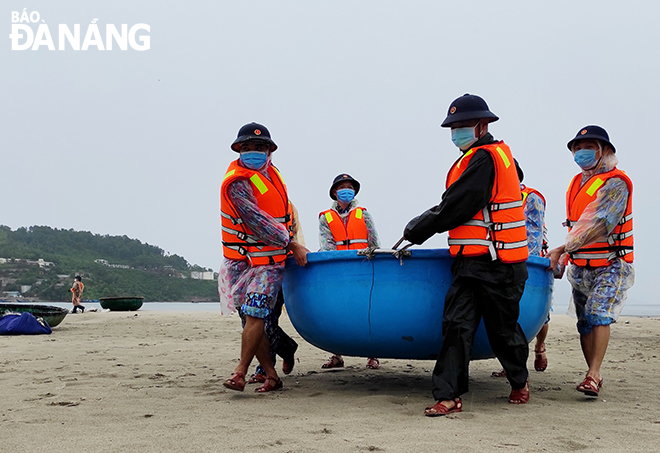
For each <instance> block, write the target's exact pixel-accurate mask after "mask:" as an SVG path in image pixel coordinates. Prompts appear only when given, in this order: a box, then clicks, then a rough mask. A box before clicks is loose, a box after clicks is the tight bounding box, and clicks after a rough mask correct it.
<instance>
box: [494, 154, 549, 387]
mask: <svg viewBox="0 0 660 453" xmlns="http://www.w3.org/2000/svg"><path fill="white" fill-rule="evenodd" d="M515 162H516V171H517V172H518V179H519V180H520V190H521V192H522V195H523V209H524V210H525V228H526V229H527V250H529V254H530V256H545V255H546V254H547V252H548V237H547V229H546V228H545V197H544V196H543V194H541V192H539V191H538V190H536V189H533V188H531V187H529V186H526V185H525V184H523V179H525V174H524V173H523V171H522V168H520V165H519V164H518V161H517V160H516V161H515ZM549 325H550V312H548V315H547V316H546V320H545V324H543V327H541V330H540V331H539V333H538V334H537V335H536V344H535V345H534V369H535V370H536V371H545V370H546V368H548V358H547V356H546V351H545V339H546V338H547V336H548V329H549ZM491 376H493V377H506V371H504V369H501V370H499V371H493V373H492V375H491Z"/></svg>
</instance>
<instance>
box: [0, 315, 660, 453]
mask: <svg viewBox="0 0 660 453" xmlns="http://www.w3.org/2000/svg"><path fill="white" fill-rule="evenodd" d="M282 325H283V327H284V329H285V330H286V331H287V332H289V333H290V334H294V335H292V336H293V337H294V338H295V339H296V341H298V343H299V344H300V347H299V349H298V354H297V358H298V361H297V363H296V367H295V369H294V371H293V373H292V374H290V375H289V376H284V377H283V379H284V389H283V390H282V391H278V392H273V393H270V394H256V393H254V392H253V389H254V387H255V386H254V385H251V386H248V387H246V391H245V392H244V393H239V392H235V391H231V390H227V389H225V388H224V387H223V386H222V382H223V380H224V379H226V378H227V377H228V376H229V374H230V373H231V371H232V370H233V368H234V366H235V364H236V363H237V359H238V354H239V347H240V321H239V319H238V318H237V317H231V318H222V317H221V316H220V315H219V313H217V312H212V313H211V312H209V313H206V312H134V313H110V312H105V313H85V314H83V315H69V316H67V318H66V319H65V320H64V322H63V323H62V324H61V325H60V326H58V327H56V328H54V329H53V334H52V335H39V336H20V337H7V336H0V389H1V390H0V392H1V394H2V397H1V398H0V451H8V452H9V451H11V452H23V451H25V452H28V451H48V452H53V453H55V452H70V451H73V450H74V449H75V450H77V451H85V452H116V451H134V452H159V453H162V452H170V451H190V452H216V451H221V452H224V451H260V452H264V451H269V452H325V451H342V452H343V451H346V452H362V451H390V452H401V451H404V452H408V451H410V452H416V451H431V450H435V449H437V450H440V451H450V450H454V451H462V452H481V451H498V452H501V451H513V452H518V451H612V452H615V451H624V450H625V451H631V452H632V451H635V452H637V451H657V450H658V449H659V448H660V447H658V445H657V442H658V440H657V439H659V438H660V391H659V390H658V389H659V388H660V377H659V373H658V370H659V368H660V367H659V366H658V365H659V360H658V355H659V354H660V353H659V352H658V347H659V346H660V320H659V319H656V318H625V317H624V318H621V319H620V321H619V323H618V324H616V325H615V326H613V328H612V338H611V341H610V347H609V349H608V353H607V356H606V357H605V364H604V370H603V373H604V379H605V380H604V388H603V390H602V391H601V395H600V397H598V398H587V397H584V396H583V395H582V394H580V393H578V392H576V391H575V386H576V385H577V383H579V382H580V381H581V380H582V378H583V376H584V372H585V370H586V366H585V365H584V360H583V358H582V353H581V351H580V348H579V344H578V336H577V333H576V331H575V328H574V320H573V319H571V318H569V317H567V316H561V315H555V316H554V317H553V320H552V322H551V327H550V335H549V338H548V342H547V348H548V360H549V367H548V369H547V370H546V371H545V372H543V373H538V372H534V371H533V366H532V363H533V357H530V361H529V366H530V368H531V369H532V371H531V389H532V394H531V401H530V402H529V404H527V405H524V406H514V405H510V404H508V402H507V401H508V399H507V396H508V394H509V386H508V384H507V383H506V380H504V379H496V378H491V377H490V373H491V371H493V370H496V369H498V368H499V364H498V363H497V361H495V360H485V361H479V362H473V363H472V366H471V382H470V392H469V393H467V394H466V395H464V412H462V413H460V414H454V415H450V416H447V417H438V418H427V417H424V416H423V410H424V407H426V406H427V405H430V404H432V403H433V400H432V397H431V394H430V389H431V385H430V379H431V370H432V368H433V364H434V363H433V362H432V361H415V360H393V359H382V360H381V365H382V368H381V369H380V370H368V369H366V368H365V366H364V365H365V363H366V359H363V358H357V357H346V358H345V360H346V368H344V369H339V370H327V371H321V369H320V365H321V364H322V363H323V362H324V361H325V360H326V359H327V357H328V354H327V353H326V352H324V351H321V350H319V349H316V348H314V347H313V346H311V345H309V344H307V343H306V342H304V341H303V340H302V339H301V338H300V337H299V336H298V335H297V333H296V332H295V330H294V329H293V327H292V326H291V324H290V323H289V321H288V320H287V319H284V318H283V320H282ZM279 366H281V363H279V364H278V368H279Z"/></svg>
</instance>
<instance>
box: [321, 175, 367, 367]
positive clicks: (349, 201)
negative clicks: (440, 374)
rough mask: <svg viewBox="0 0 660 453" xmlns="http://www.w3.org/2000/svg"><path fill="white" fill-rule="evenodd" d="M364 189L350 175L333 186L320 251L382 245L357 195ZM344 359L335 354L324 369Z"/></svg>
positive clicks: (341, 363) (339, 178)
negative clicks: (331, 201) (330, 204)
mask: <svg viewBox="0 0 660 453" xmlns="http://www.w3.org/2000/svg"><path fill="white" fill-rule="evenodd" d="M359 191H360V183H359V182H358V181H357V180H355V179H353V177H351V176H350V175H348V174H346V173H342V174H341V175H338V176H337V177H336V178H335V179H334V181H332V185H331V186H330V198H332V200H334V201H333V203H332V206H331V207H330V209H328V210H327V211H323V212H322V213H320V214H319V243H320V249H319V251H321V252H325V251H329V250H360V249H366V248H368V247H373V248H378V247H380V242H379V241H378V233H377V232H376V225H375V224H374V220H373V218H372V217H371V214H369V212H367V210H366V208H363V207H361V206H359V204H358V201H357V199H355V196H356V195H357V194H358V192H359ZM343 366H344V359H343V357H342V356H341V355H339V354H333V355H332V356H331V357H330V358H329V359H328V361H327V362H326V363H324V364H323V365H321V368H325V369H327V368H342V367H343ZM367 368H370V369H372V370H377V369H379V368H380V362H379V360H378V359H377V358H375V357H368V358H367Z"/></svg>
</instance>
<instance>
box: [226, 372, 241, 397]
mask: <svg viewBox="0 0 660 453" xmlns="http://www.w3.org/2000/svg"><path fill="white" fill-rule="evenodd" d="M222 385H224V386H225V387H227V388H228V389H230V390H237V391H239V392H242V391H243V390H245V375H244V374H243V373H241V372H239V371H236V372H234V373H232V374H231V377H230V378H229V379H227V380H226V381H225V382H223V383H222Z"/></svg>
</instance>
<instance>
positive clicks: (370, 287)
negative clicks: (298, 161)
mask: <svg viewBox="0 0 660 453" xmlns="http://www.w3.org/2000/svg"><path fill="white" fill-rule="evenodd" d="M307 260H308V265H307V266H305V267H299V266H297V265H296V264H295V261H293V259H289V260H288V261H287V268H286V272H285V274H284V286H283V288H284V300H285V303H286V309H287V313H288V314H289V317H290V319H291V322H292V324H293V326H294V327H295V329H296V330H297V331H298V333H300V335H301V336H302V337H303V338H304V339H305V340H306V341H308V342H309V343H311V344H313V345H314V346H316V347H318V348H320V349H324V350H326V351H328V352H332V353H336V354H343V355H350V356H361V357H380V358H395V359H421V360H423V359H435V358H436V357H437V355H438V353H439V352H440V348H441V347H442V313H443V308H444V299H445V294H446V293H447V290H448V289H449V285H450V284H451V280H452V276H451V264H452V262H453V258H452V257H451V256H450V254H449V251H448V250H446V249H438V250H424V249H414V250H411V251H410V256H406V257H403V258H401V259H398V258H395V257H393V256H392V255H391V254H378V255H375V256H374V257H372V258H367V257H366V256H361V255H359V254H358V252H357V251H355V250H346V251H333V252H316V253H309V254H308V255H307ZM549 265H550V261H549V260H548V259H546V258H540V257H536V256H532V257H530V258H529V260H528V261H527V269H528V272H529V278H528V279H527V284H526V286H525V293H524V294H523V297H522V299H521V301H520V317H519V319H518V322H519V323H520V326H521V327H522V329H523V330H524V332H525V335H526V336H527V338H528V339H529V340H531V339H533V338H534V337H535V336H536V334H537V333H538V332H539V330H540V329H541V327H542V326H543V324H544V322H545V320H546V317H547V314H548V311H549V309H550V305H551V302H552V285H553V281H554V280H553V277H552V273H551V272H550V271H548V270H547V269H546V268H547V267H548V266H549ZM492 357H495V355H494V354H493V351H492V349H491V347H490V343H489V342H488V337H487V336H486V329H485V328H484V325H483V321H482V322H481V324H480V325H479V328H478V330H477V333H476V335H475V339H474V343H473V345H472V358H473V359H487V358H492Z"/></svg>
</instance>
